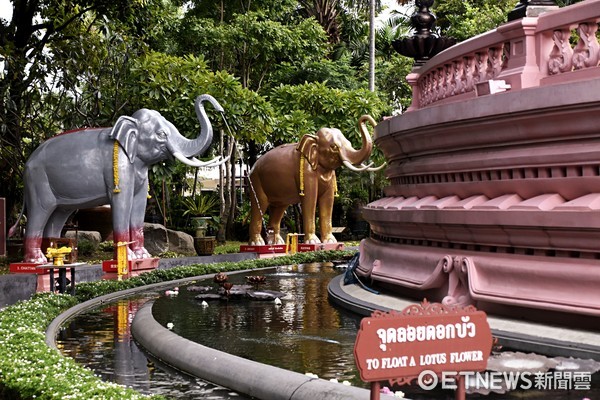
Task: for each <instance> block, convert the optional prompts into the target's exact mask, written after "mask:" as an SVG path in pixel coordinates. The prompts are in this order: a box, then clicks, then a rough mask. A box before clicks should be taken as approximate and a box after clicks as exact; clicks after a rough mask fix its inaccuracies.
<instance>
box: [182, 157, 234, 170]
mask: <svg viewBox="0 0 600 400" xmlns="http://www.w3.org/2000/svg"><path fill="white" fill-rule="evenodd" d="M229 158H230V156H227V157H225V158H222V157H221V156H219V157H216V158H213V159H212V160H209V161H200V160H198V159H197V158H196V157H193V158H191V160H192V161H193V162H195V163H198V164H199V165H201V166H202V167H207V168H214V167H218V166H220V165H223V164H225V163H226V162H227V161H229Z"/></svg>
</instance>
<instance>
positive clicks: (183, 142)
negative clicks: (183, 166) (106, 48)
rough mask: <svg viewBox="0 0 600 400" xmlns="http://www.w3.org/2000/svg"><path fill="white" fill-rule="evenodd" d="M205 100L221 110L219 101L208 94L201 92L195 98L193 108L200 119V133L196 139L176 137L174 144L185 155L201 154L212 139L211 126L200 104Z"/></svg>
mask: <svg viewBox="0 0 600 400" xmlns="http://www.w3.org/2000/svg"><path fill="white" fill-rule="evenodd" d="M205 101H209V102H210V103H211V104H212V105H213V107H214V108H215V110H217V111H219V112H221V113H222V112H223V111H224V110H223V107H221V105H220V104H219V102H218V101H217V100H216V99H215V98H214V97H212V96H211V95H208V94H203V95H201V96H198V97H197V98H196V102H195V109H196V116H197V117H198V121H200V135H198V137H197V138H196V139H193V140H190V139H186V138H185V137H183V136H182V137H179V138H178V139H177V143H175V144H174V147H175V148H177V149H179V152H181V153H182V154H183V155H184V156H185V157H193V156H196V155H199V154H203V153H204V152H205V151H206V149H207V148H208V146H210V144H211V143H212V139H213V128H212V125H211V123H210V120H209V119H208V116H207V115H206V111H205V110H204V105H203V104H202V103H203V102H205Z"/></svg>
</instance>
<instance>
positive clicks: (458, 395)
mask: <svg viewBox="0 0 600 400" xmlns="http://www.w3.org/2000/svg"><path fill="white" fill-rule="evenodd" d="M465 397H466V389H465V377H464V375H461V374H458V376H457V377H456V392H455V393H454V399H455V400H465Z"/></svg>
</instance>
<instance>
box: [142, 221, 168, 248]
mask: <svg viewBox="0 0 600 400" xmlns="http://www.w3.org/2000/svg"><path fill="white" fill-rule="evenodd" d="M144 247H145V248H146V250H148V252H149V253H150V254H152V255H153V256H158V255H160V254H161V253H164V252H165V251H167V250H169V235H168V233H167V228H165V227H164V226H162V225H160V224H148V223H145V224H144Z"/></svg>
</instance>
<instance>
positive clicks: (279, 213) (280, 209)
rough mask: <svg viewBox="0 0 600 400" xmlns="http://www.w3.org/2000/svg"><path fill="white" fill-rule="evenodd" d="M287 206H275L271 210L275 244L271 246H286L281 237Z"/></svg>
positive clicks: (270, 217) (270, 215)
mask: <svg viewBox="0 0 600 400" xmlns="http://www.w3.org/2000/svg"><path fill="white" fill-rule="evenodd" d="M286 209H287V206H277V207H275V206H273V205H271V209H270V210H269V225H271V227H272V228H273V243H269V244H285V240H283V238H282V237H281V234H280V232H281V220H282V219H283V214H285V210H286Z"/></svg>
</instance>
